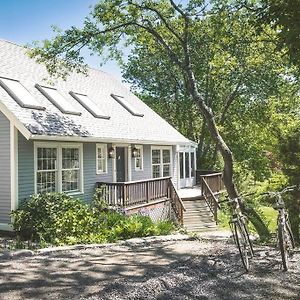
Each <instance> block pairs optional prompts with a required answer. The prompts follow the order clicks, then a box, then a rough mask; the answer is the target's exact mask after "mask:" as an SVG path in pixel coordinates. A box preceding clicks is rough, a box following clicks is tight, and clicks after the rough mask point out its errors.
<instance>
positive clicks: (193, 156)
mask: <svg viewBox="0 0 300 300" xmlns="http://www.w3.org/2000/svg"><path fill="white" fill-rule="evenodd" d="M191 177H195V152H191Z"/></svg>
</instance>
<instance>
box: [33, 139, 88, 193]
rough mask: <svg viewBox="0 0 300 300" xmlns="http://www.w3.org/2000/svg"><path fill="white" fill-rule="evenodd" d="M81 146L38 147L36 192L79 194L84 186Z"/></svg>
mask: <svg viewBox="0 0 300 300" xmlns="http://www.w3.org/2000/svg"><path fill="white" fill-rule="evenodd" d="M80 149H81V147H80V146H74V147H73V146H63V145H59V144H57V145H54V146H49V147H47V146H46V145H45V146H37V148H36V192H37V193H38V194H40V193H50V192H79V191H81V189H82V188H81V186H82V178H81V177H82V175H81V151H80Z"/></svg>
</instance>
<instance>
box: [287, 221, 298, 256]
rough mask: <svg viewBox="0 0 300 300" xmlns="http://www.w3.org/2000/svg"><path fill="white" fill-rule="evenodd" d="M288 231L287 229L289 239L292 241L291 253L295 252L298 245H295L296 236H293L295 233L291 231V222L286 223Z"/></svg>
mask: <svg viewBox="0 0 300 300" xmlns="http://www.w3.org/2000/svg"><path fill="white" fill-rule="evenodd" d="M286 229H287V233H288V235H289V239H290V241H291V252H294V249H295V247H296V245H295V239H294V235H293V232H292V229H291V225H290V223H289V222H287V223H286Z"/></svg>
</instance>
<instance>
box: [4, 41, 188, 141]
mask: <svg viewBox="0 0 300 300" xmlns="http://www.w3.org/2000/svg"><path fill="white" fill-rule="evenodd" d="M0 76H2V77H8V78H12V79H16V80H19V81H20V82H21V83H22V84H23V85H24V86H25V87H26V88H27V89H28V90H29V92H30V93H31V94H32V95H33V96H34V97H35V98H36V99H37V100H38V101H39V102H40V103H41V104H42V105H43V106H44V107H46V110H45V111H41V110H35V109H28V108H22V107H21V106H19V105H18V104H17V103H16V101H15V100H14V99H13V98H11V97H10V96H9V95H8V94H7V92H6V91H5V90H4V89H3V88H2V87H0V101H1V102H2V104H4V105H5V106H6V107H7V109H8V110H9V111H10V112H12V113H13V115H14V116H15V117H16V118H17V119H18V120H19V121H20V122H21V123H22V124H24V126H25V127H26V128H27V129H28V130H29V131H30V133H31V134H32V137H35V138H36V137H37V136H45V135H47V136H61V137H64V136H66V137H69V138H72V137H86V138H87V139H88V138H93V139H94V140H97V139H99V140H100V139H101V140H103V141H104V140H107V141H114V140H116V141H120V140H124V141H135V142H141V143H150V142H151V143H152V142H153V143H154V142H157V143H164V144H166V145H167V144H189V143H190V141H189V140H188V139H186V138H185V137H184V136H183V135H182V134H180V133H179V132H178V131H177V130H175V129H174V128H173V127H172V126H171V125H170V124H168V123H167V122H166V121H165V120H163V119H162V118H161V117H160V116H159V115H158V114H156V113H155V112H154V111H153V110H152V109H150V108H149V107H148V106H147V105H146V104H145V103H144V102H143V101H141V100H140V99H139V98H138V97H136V96H135V95H134V94H133V93H131V92H130V91H129V89H128V88H127V87H126V86H124V85H123V84H122V83H120V82H119V81H118V80H116V79H115V78H113V77H112V76H110V75H108V74H107V73H104V72H102V71H99V70H95V69H88V76H85V75H83V74H77V73H72V74H71V75H70V76H69V77H68V78H67V80H66V81H63V80H58V79H50V77H49V75H48V73H47V71H46V68H45V67H44V66H43V65H40V64H38V63H36V62H35V61H34V60H33V59H31V58H29V57H28V55H27V54H26V49H25V48H23V47H21V46H19V45H16V44H13V43H11V42H7V41H3V40H0ZM49 80H51V81H52V82H54V86H55V87H56V88H57V89H58V90H59V92H60V93H61V94H62V95H63V96H64V97H65V98H66V99H67V100H68V101H69V102H70V103H71V104H72V106H73V107H74V108H75V109H76V110H78V111H80V112H81V116H76V115H68V114H63V113H62V112H61V111H60V110H59V109H58V108H56V107H55V106H54V105H53V104H52V103H51V102H50V101H49V100H48V99H47V98H45V96H43V95H42V94H41V92H40V91H38V89H37V88H36V87H35V85H36V84H40V85H45V84H47V85H49V84H48V83H49ZM70 91H73V92H78V93H81V94H87V95H88V96H89V98H90V99H92V100H93V101H94V102H96V104H97V105H98V106H99V108H100V109H101V110H102V111H103V113H105V115H108V116H110V119H109V120H107V119H99V118H95V117H94V116H93V115H92V114H91V113H90V112H88V111H87V110H86V109H85V108H84V107H83V106H81V105H80V104H79V103H78V102H77V101H76V100H75V99H74V98H73V97H72V96H71V95H70V94H69V92H70ZM111 94H116V95H120V96H123V97H124V98H125V99H126V100H127V101H128V102H129V103H130V104H131V105H133V106H134V107H135V108H136V109H137V110H138V111H139V112H141V113H142V114H143V115H144V116H143V117H139V116H134V115H132V114H131V113H130V112H129V111H128V110H126V109H125V108H124V107H123V106H122V105H120V104H119V103H118V102H117V101H116V100H115V99H114V98H113V97H111Z"/></svg>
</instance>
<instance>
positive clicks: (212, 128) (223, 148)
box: [187, 67, 270, 239]
mask: <svg viewBox="0 0 300 300" xmlns="http://www.w3.org/2000/svg"><path fill="white" fill-rule="evenodd" d="M187 73H188V82H189V85H190V92H191V96H192V98H193V100H194V101H195V103H197V105H198V107H199V109H200V111H201V113H202V115H203V117H204V118H205V120H206V123H207V127H208V130H209V132H210V135H211V137H212V139H213V140H214V142H215V143H216V145H217V147H218V150H219V151H220V153H221V155H222V157H223V161H224V169H223V181H224V185H225V187H226V190H227V193H228V196H229V198H231V199H233V198H237V197H238V196H239V195H238V192H237V188H236V185H235V182H234V178H233V155H232V152H231V150H230V149H229V147H228V146H227V144H226V143H225V141H224V140H223V138H222V136H221V135H220V133H219V130H218V127H217V124H216V122H215V118H214V114H213V112H212V110H211V108H209V107H208V106H207V105H206V104H205V102H204V101H203V99H202V97H201V95H200V93H199V92H198V89H197V85H196V79H195V77H194V74H193V71H192V70H191V68H189V67H188V68H187ZM239 204H240V207H241V210H242V212H243V213H245V214H246V215H247V217H248V218H249V220H250V221H251V223H252V224H253V226H254V227H255V229H256V231H257V233H258V234H259V236H260V238H262V239H265V238H266V237H269V235H270V232H269V230H268V227H267V226H266V225H265V224H264V222H263V220H262V218H261V217H260V216H259V214H258V213H257V212H256V211H255V210H254V208H253V207H251V206H245V204H244V203H243V202H242V201H239Z"/></svg>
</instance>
